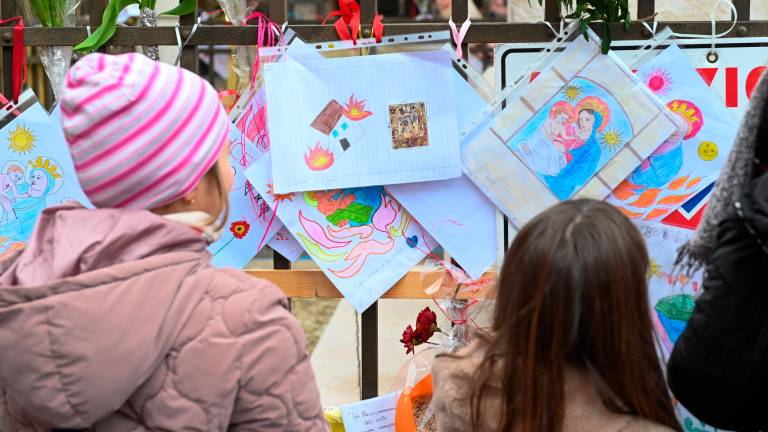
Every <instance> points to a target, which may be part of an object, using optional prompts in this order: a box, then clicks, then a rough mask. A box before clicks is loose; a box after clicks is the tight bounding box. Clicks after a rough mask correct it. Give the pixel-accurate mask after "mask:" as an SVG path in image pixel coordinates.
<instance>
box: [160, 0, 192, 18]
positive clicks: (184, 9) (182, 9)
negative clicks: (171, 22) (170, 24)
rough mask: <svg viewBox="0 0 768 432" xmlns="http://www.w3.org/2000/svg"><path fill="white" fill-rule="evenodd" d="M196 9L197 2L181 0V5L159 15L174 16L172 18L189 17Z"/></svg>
mask: <svg viewBox="0 0 768 432" xmlns="http://www.w3.org/2000/svg"><path fill="white" fill-rule="evenodd" d="M196 8H197V0H182V2H181V3H179V5H178V6H176V7H175V8H173V9H171V10H169V11H165V12H163V13H162V14H161V15H174V16H182V15H189V14H191V13H194V12H195V9H196Z"/></svg>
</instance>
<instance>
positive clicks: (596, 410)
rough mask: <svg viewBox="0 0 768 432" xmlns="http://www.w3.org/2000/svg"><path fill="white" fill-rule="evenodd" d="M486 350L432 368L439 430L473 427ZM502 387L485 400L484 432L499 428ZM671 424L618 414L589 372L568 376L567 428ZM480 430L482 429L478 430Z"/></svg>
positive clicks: (598, 430)
mask: <svg viewBox="0 0 768 432" xmlns="http://www.w3.org/2000/svg"><path fill="white" fill-rule="evenodd" d="M482 355H483V351H482V350H481V349H478V348H477V346H471V347H469V348H466V349H465V350H464V351H462V352H460V353H459V356H461V357H462V358H452V357H445V356H442V357H438V358H437V359H436V361H435V365H434V366H433V368H432V374H433V379H434V396H433V399H432V403H433V409H434V410H435V416H436V419H437V424H438V428H437V430H438V431H439V432H470V431H472V415H471V408H470V402H469V400H470V395H471V389H472V384H473V383H474V377H473V373H474V372H475V371H476V370H477V368H478V366H479V364H480V362H481V360H482ZM500 401H501V388H500V387H494V388H493V391H492V392H491V393H490V395H489V396H487V397H486V398H485V400H484V403H483V414H484V416H483V418H482V419H481V421H482V426H483V427H482V429H481V430H482V432H486V431H493V430H496V424H497V422H498V421H499V413H500V411H501V407H500ZM671 431H672V430H671V429H670V428H667V427H665V426H660V425H657V424H655V423H650V422H648V421H646V420H643V419H641V418H637V417H632V416H627V415H620V414H615V413H612V412H610V411H608V409H607V408H606V407H605V406H604V405H603V403H602V401H601V400H600V397H599V396H598V394H597V391H596V390H595V388H594V386H593V385H592V384H591V383H590V382H589V379H588V377H587V376H586V375H584V374H582V373H580V372H577V371H575V370H568V371H566V376H565V421H564V424H563V432H671ZM478 432H479V431H478Z"/></svg>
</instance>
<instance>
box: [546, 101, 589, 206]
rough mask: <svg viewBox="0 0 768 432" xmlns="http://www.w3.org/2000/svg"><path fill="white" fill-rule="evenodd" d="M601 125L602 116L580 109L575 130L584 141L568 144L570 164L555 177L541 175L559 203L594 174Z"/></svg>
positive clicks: (578, 140) (579, 140)
mask: <svg viewBox="0 0 768 432" xmlns="http://www.w3.org/2000/svg"><path fill="white" fill-rule="evenodd" d="M602 124H603V116H602V115H601V114H600V113H599V112H598V111H595V110H591V109H582V110H581V111H579V113H578V124H577V128H579V129H580V131H581V133H580V135H581V136H586V137H587V138H586V140H583V141H582V140H581V139H577V140H575V141H576V142H572V143H569V145H568V146H567V147H568V148H569V149H570V153H571V156H572V159H571V162H570V163H568V165H566V166H565V168H563V169H562V170H560V172H559V173H558V174H557V175H554V176H549V175H542V176H541V179H542V180H544V182H545V183H546V184H547V186H548V187H549V189H550V190H551V191H552V193H553V194H554V195H555V196H556V197H557V198H558V199H560V200H561V201H564V200H567V199H568V198H570V197H571V195H573V193H574V192H575V190H576V189H577V188H579V187H581V186H582V185H584V183H586V182H587V180H589V178H590V177H592V175H593V174H594V173H595V170H596V169H597V165H598V163H599V162H600V156H601V154H602V151H601V149H600V143H598V142H597V131H598V130H599V129H600V126H601V125H602Z"/></svg>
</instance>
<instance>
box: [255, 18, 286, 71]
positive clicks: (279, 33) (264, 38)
mask: <svg viewBox="0 0 768 432" xmlns="http://www.w3.org/2000/svg"><path fill="white" fill-rule="evenodd" d="M252 19H255V20H256V22H257V25H258V26H259V27H258V30H257V36H256V46H258V47H259V48H262V47H265V46H275V45H276V42H277V41H275V38H276V37H279V38H280V44H281V45H284V44H285V41H284V40H283V30H282V29H281V28H280V26H279V25H278V24H277V23H276V22H274V21H272V20H271V19H269V17H267V16H266V15H264V14H263V13H261V12H254V13H252V14H250V15H248V16H247V17H246V18H245V24H248V21H250V20H252ZM259 63H260V58H259V55H258V53H256V59H254V61H253V70H252V71H251V83H255V82H256V74H257V73H258V72H259Z"/></svg>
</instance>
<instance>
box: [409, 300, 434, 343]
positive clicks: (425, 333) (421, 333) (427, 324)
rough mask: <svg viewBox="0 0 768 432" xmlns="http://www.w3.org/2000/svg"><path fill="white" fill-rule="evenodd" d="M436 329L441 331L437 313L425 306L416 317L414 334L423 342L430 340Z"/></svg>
mask: <svg viewBox="0 0 768 432" xmlns="http://www.w3.org/2000/svg"><path fill="white" fill-rule="evenodd" d="M436 331H440V328H439V327H437V314H435V313H434V312H432V310H430V309H429V307H425V308H424V310H423V311H421V312H419V316H418V317H416V330H415V331H414V334H415V336H416V337H418V339H419V340H420V341H421V342H429V339H430V338H431V337H432V336H433V335H434V334H435V332H436Z"/></svg>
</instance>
